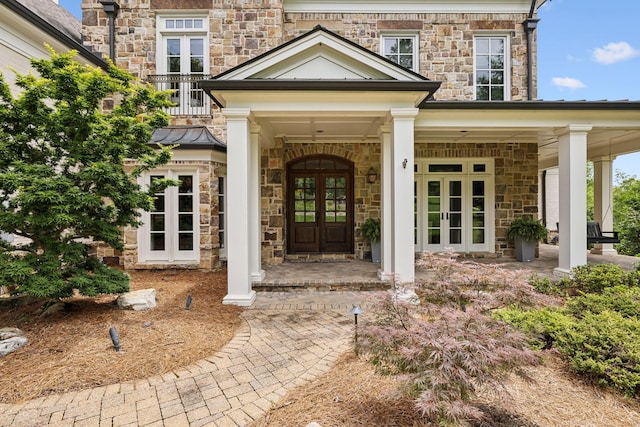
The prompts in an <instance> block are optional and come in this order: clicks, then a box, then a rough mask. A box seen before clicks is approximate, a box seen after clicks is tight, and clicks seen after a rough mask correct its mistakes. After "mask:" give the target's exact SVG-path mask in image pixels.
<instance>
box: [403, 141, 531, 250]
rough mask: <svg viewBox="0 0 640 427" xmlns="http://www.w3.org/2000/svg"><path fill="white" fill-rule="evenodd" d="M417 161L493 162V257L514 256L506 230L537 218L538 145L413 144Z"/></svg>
mask: <svg viewBox="0 0 640 427" xmlns="http://www.w3.org/2000/svg"><path fill="white" fill-rule="evenodd" d="M415 156H416V159H418V158H474V157H477V158H486V157H493V158H494V159H495V236H496V246H495V253H496V256H497V257H502V256H513V246H510V245H509V244H508V243H507V239H506V234H507V227H509V224H510V223H511V220H512V219H513V218H515V217H518V216H520V215H523V214H527V215H531V216H533V217H536V216H537V214H538V145H537V144H527V143H515V142H514V143H507V144H498V143H495V144H474V143H433V144H429V143H416V150H415Z"/></svg>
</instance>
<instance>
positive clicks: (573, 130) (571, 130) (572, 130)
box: [555, 123, 593, 136]
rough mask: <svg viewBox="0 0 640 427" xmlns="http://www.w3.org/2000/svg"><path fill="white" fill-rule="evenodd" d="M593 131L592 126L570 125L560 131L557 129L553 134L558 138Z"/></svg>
mask: <svg viewBox="0 0 640 427" xmlns="http://www.w3.org/2000/svg"><path fill="white" fill-rule="evenodd" d="M591 129H593V126H592V125H590V124H584V123H583V124H578V123H572V124H570V125H568V126H566V127H564V128H562V129H558V130H557V131H556V132H555V133H556V135H558V136H563V135H569V134H587V133H589V132H590V131H591Z"/></svg>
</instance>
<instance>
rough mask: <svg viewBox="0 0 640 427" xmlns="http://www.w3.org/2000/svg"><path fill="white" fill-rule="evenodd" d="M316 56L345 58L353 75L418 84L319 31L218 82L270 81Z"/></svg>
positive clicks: (402, 71) (401, 70) (410, 76)
mask: <svg viewBox="0 0 640 427" xmlns="http://www.w3.org/2000/svg"><path fill="white" fill-rule="evenodd" d="M319 52H321V53H322V52H323V56H324V57H330V58H334V59H336V60H337V59H339V58H345V59H346V61H345V63H346V64H348V67H353V66H354V64H357V65H359V67H360V69H359V70H356V71H358V72H359V74H361V75H371V76H377V77H376V78H379V79H382V78H386V79H394V80H401V81H422V80H421V79H420V78H419V77H417V76H416V75H415V74H414V73H413V72H411V71H408V70H406V71H405V69H404V68H401V67H397V66H396V65H394V64H389V63H388V62H387V61H385V60H383V59H382V58H379V57H378V56H377V55H374V54H372V53H371V54H370V53H369V52H366V51H363V50H361V49H358V48H355V47H354V46H352V45H350V44H349V43H348V42H346V41H344V40H341V39H339V38H337V37H335V36H332V35H331V34H329V33H326V32H322V31H318V32H316V33H315V34H311V35H309V36H307V37H302V38H300V39H299V40H296V41H294V42H293V43H291V44H290V45H288V46H287V48H286V49H280V50H278V51H276V52H272V53H270V54H269V55H266V56H264V57H262V58H260V59H258V60H256V61H254V62H252V63H251V64H249V65H247V66H242V67H240V68H238V69H236V70H234V71H232V72H230V73H228V74H225V75H224V76H221V77H220V78H219V79H220V80H243V79H247V78H254V77H260V78H274V75H275V76H277V75H278V74H280V71H282V68H284V70H286V67H288V66H291V64H290V62H293V61H295V63H298V64H300V63H302V62H304V60H305V57H306V58H316V57H318V56H319ZM296 56H297V58H296ZM298 58H299V59H298ZM292 60H293V61H292ZM283 64H284V66H283ZM281 67H282V68H281ZM384 76H386V77H384ZM322 77H323V76H321V75H319V76H317V78H322Z"/></svg>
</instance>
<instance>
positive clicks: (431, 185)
mask: <svg viewBox="0 0 640 427" xmlns="http://www.w3.org/2000/svg"><path fill="white" fill-rule="evenodd" d="M441 206H442V182H441V181H440V180H437V181H431V180H429V181H427V244H428V245H439V244H440V236H441V231H442V222H441V221H442V219H443V212H442V208H441Z"/></svg>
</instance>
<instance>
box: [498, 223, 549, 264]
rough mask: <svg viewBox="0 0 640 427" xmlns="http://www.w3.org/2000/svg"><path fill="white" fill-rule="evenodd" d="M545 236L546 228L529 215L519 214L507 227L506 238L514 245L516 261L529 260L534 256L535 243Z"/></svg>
mask: <svg viewBox="0 0 640 427" xmlns="http://www.w3.org/2000/svg"><path fill="white" fill-rule="evenodd" d="M545 237H547V228H546V227H545V226H544V225H542V223H541V222H540V221H539V220H538V219H535V218H533V217H531V216H521V217H518V218H516V219H514V220H513V222H512V223H511V224H510V225H509V228H507V240H508V241H509V242H513V243H514V245H515V256H516V259H517V260H518V261H522V262H530V261H533V259H534V258H535V256H536V244H537V243H538V242H539V241H541V240H543V239H544V238H545Z"/></svg>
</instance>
